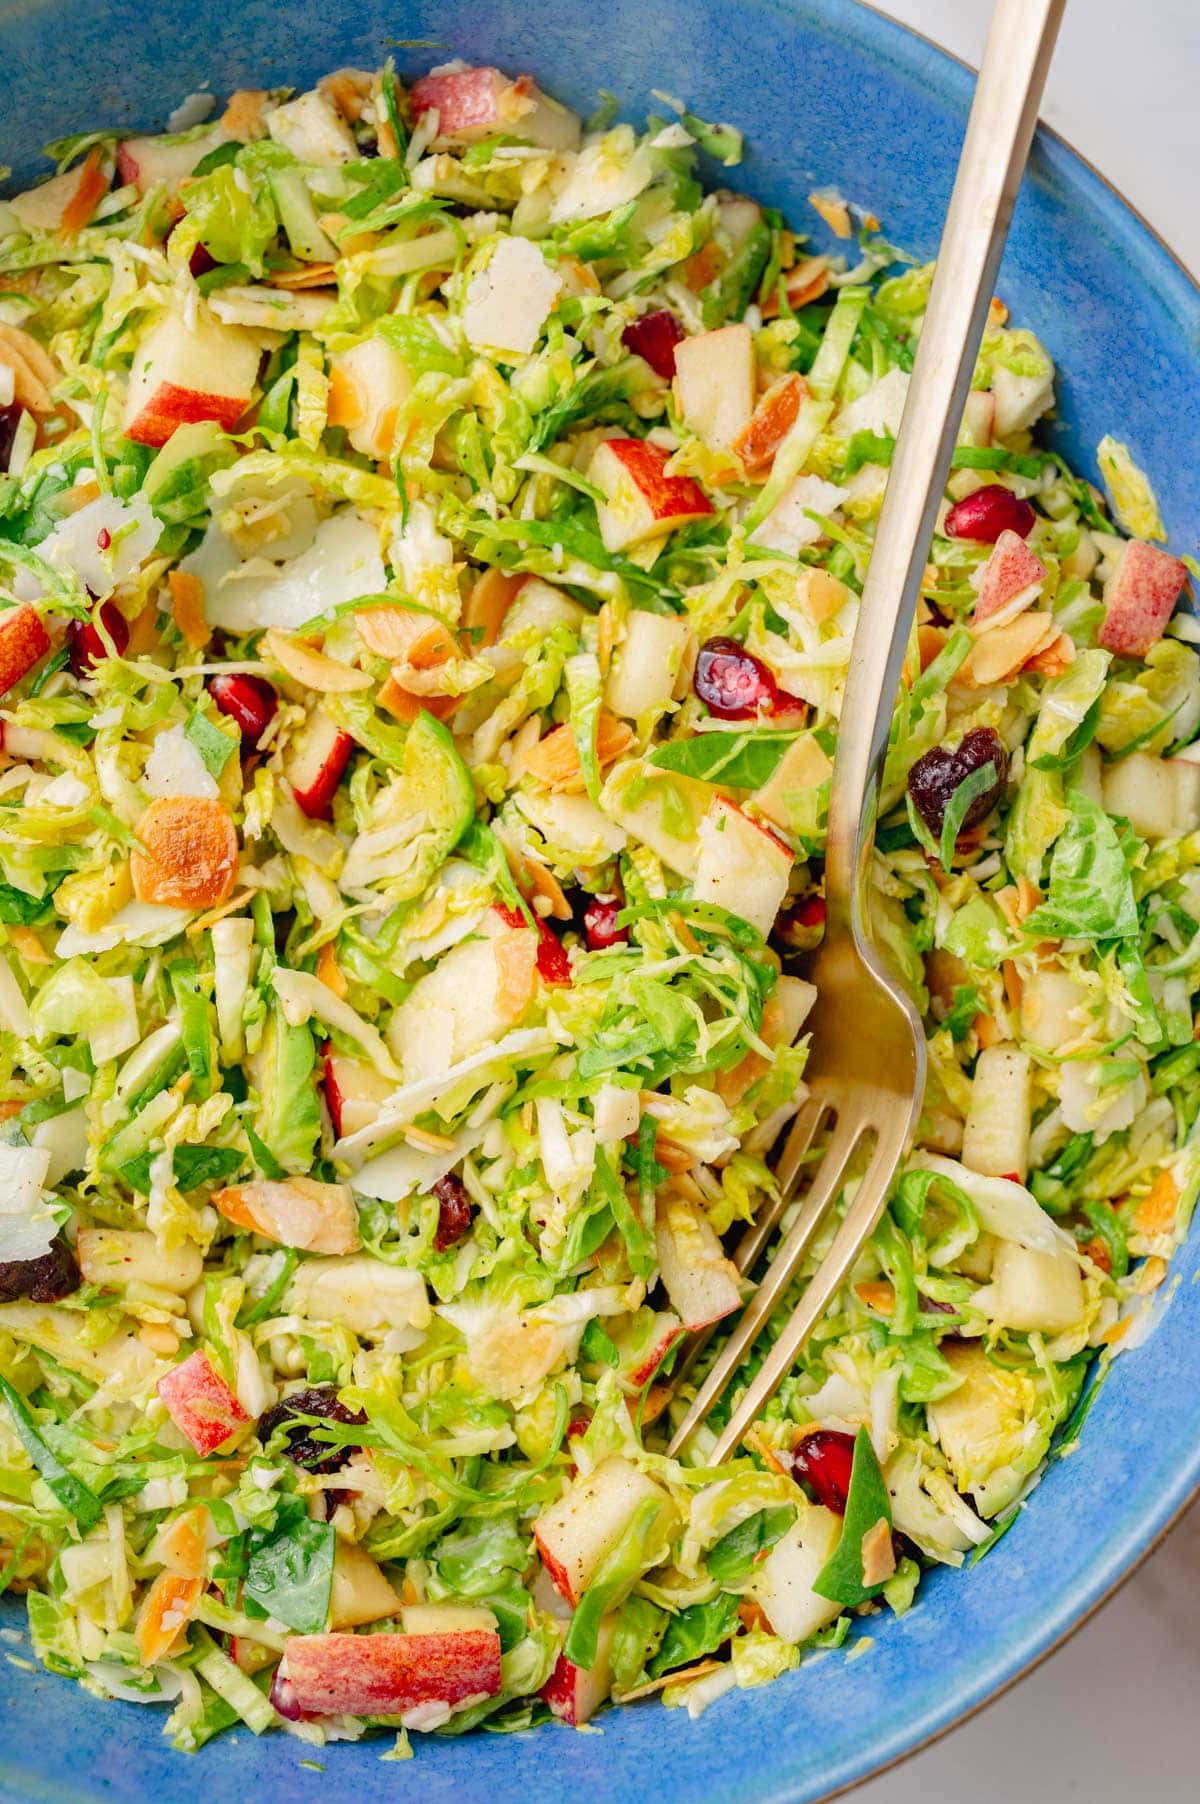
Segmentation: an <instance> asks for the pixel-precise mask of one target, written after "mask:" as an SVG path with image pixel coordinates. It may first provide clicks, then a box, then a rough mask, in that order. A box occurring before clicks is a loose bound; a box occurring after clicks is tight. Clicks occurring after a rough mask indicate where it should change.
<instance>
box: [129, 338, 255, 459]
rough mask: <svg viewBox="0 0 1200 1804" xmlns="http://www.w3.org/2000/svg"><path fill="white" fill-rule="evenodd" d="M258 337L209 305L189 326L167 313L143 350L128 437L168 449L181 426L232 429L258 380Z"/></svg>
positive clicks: (134, 374) (133, 384) (135, 372)
mask: <svg viewBox="0 0 1200 1804" xmlns="http://www.w3.org/2000/svg"><path fill="white" fill-rule="evenodd" d="M259 356H260V348H259V342H258V339H257V338H256V337H255V336H254V334H253V333H251V332H249V331H247V329H246V328H245V327H244V326H223V325H222V324H221V323H220V321H219V320H215V319H214V318H213V317H212V315H211V314H210V313H209V312H208V311H207V310H206V309H205V308H203V307H201V308H198V309H197V311H196V317H195V319H194V320H193V321H192V323H191V324H190V325H189V324H187V323H185V321H184V320H183V319H182V317H181V316H180V315H179V314H177V313H167V314H164V315H163V317H162V319H160V320H159V322H158V324H157V325H156V326H154V327H152V328H151V330H150V331H149V332H148V333H147V334H146V336H145V338H144V339H143V340H142V342H141V344H140V345H139V346H138V348H137V353H136V355H135V357H134V360H133V368H132V369H131V370H130V372H129V389H128V393H127V396H126V401H125V436H126V438H131V439H134V440H136V442H137V443H138V444H141V445H165V444H166V442H167V440H168V439H169V438H170V436H171V434H172V433H173V432H174V431H175V428H176V427H177V426H185V425H190V424H192V423H194V422H195V421H197V420H216V422H217V424H218V425H220V426H223V427H225V428H226V430H228V428H229V427H231V426H232V425H233V424H234V422H235V421H236V420H237V419H238V418H239V417H240V416H241V415H242V414H243V413H245V411H246V409H247V407H249V405H250V402H251V400H252V398H253V395H254V385H255V382H256V380H257V377H258V363H259Z"/></svg>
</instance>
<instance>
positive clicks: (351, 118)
mask: <svg viewBox="0 0 1200 1804" xmlns="http://www.w3.org/2000/svg"><path fill="white" fill-rule="evenodd" d="M374 84H375V77H374V75H373V74H372V72H371V71H370V70H369V69H335V70H333V72H332V74H330V75H323V76H322V77H321V79H320V81H319V82H318V83H317V89H318V91H319V92H320V93H322V94H325V95H327V96H328V98H329V99H330V100H332V102H333V104H334V106H335V107H336V108H337V110H338V112H339V113H340V114H341V115H342V118H343V119H344V120H345V121H346V124H347V125H356V124H357V123H358V121H359V120H360V119H361V118H362V116H363V113H364V111H365V110H366V107H367V105H368V103H369V101H370V99H371V90H372V88H373V87H374Z"/></svg>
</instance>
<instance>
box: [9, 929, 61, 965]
mask: <svg viewBox="0 0 1200 1804" xmlns="http://www.w3.org/2000/svg"><path fill="white" fill-rule="evenodd" d="M8 937H9V940H10V942H11V943H12V945H13V947H14V948H15V949H16V951H17V952H18V953H19V954H20V956H21V958H22V959H23V960H24V962H25V963H26V964H27V965H52V964H53V963H54V960H53V958H52V957H51V955H50V953H49V952H47V951H46V948H45V947H44V946H43V945H42V942H41V940H39V938H38V936H37V934H36V933H35V932H34V931H33V928H32V927H17V926H12V927H10V928H9V930H8Z"/></svg>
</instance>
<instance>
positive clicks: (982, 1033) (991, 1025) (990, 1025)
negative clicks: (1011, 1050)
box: [971, 1015, 1006, 1050]
mask: <svg viewBox="0 0 1200 1804" xmlns="http://www.w3.org/2000/svg"><path fill="white" fill-rule="evenodd" d="M971 1027H972V1029H973V1031H974V1034H975V1038H976V1039H977V1040H978V1041H979V1044H980V1046H981V1047H982V1048H984V1049H985V1050H986V1048H987V1047H989V1046H999V1045H1000V1044H1001V1042H1002V1041H1003V1040H1004V1039H1005V1037H1006V1036H1005V1034H1004V1032H1003V1030H1002V1029H1001V1028H1000V1026H999V1025H998V1024H997V1022H996V1019H995V1017H994V1016H993V1015H976V1016H975V1019H974V1020H973V1021H972V1023H971Z"/></svg>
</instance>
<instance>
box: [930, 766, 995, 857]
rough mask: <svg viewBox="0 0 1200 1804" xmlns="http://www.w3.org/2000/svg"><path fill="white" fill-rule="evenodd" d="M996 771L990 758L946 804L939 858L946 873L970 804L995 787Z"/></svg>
mask: <svg viewBox="0 0 1200 1804" xmlns="http://www.w3.org/2000/svg"><path fill="white" fill-rule="evenodd" d="M996 777H997V771H996V766H995V763H994V762H993V760H992V759H991V758H989V759H988V761H987V763H986V764H981V765H980V767H979V769H978V770H973V771H972V772H971V773H970V775H969V776H967V777H964V778H963V780H962V782H961V783H960V784H959V785H958V788H957V789H956V790H955V791H954V794H953V795H952V796H951V797H950V800H949V801H948V802H947V804H946V812H945V814H944V815H943V816H942V840H941V846H940V848H939V856H940V858H941V862H942V869H943V870H945V871H948V870H949V869H950V866H951V865H952V864H953V863H954V848H955V845H956V844H957V842H958V836H959V834H960V833H961V831H962V828H963V823H964V821H965V820H966V818H967V815H968V813H969V812H970V808H971V804H972V802H974V801H975V799H976V798H977V797H978V796H981V795H986V794H987V792H988V790H990V789H992V788H993V787H994V786H995V783H996Z"/></svg>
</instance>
